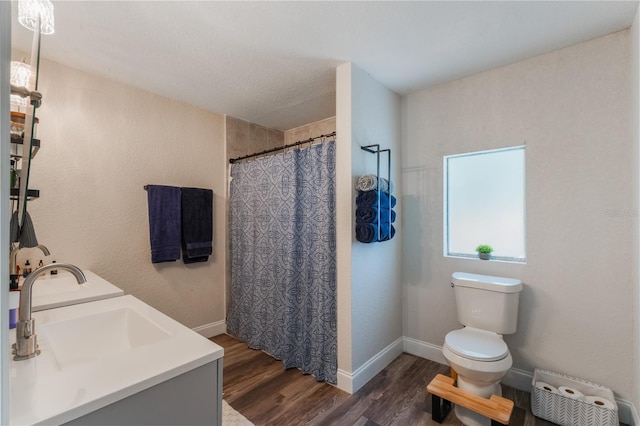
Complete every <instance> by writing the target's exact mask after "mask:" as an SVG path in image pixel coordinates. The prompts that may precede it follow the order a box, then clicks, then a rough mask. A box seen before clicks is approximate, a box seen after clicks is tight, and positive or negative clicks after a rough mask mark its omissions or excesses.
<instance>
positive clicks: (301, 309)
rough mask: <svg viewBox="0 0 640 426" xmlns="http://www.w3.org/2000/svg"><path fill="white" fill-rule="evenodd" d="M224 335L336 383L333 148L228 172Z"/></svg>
mask: <svg viewBox="0 0 640 426" xmlns="http://www.w3.org/2000/svg"><path fill="white" fill-rule="evenodd" d="M231 177H232V180H231V188H230V191H231V195H230V206H229V214H230V228H231V231H230V234H231V301H230V306H229V313H228V317H227V331H228V332H229V334H231V335H233V336H236V337H237V338H239V339H240V340H243V341H246V342H247V343H248V345H249V346H250V347H251V348H254V349H262V350H264V351H266V352H267V353H269V354H271V355H272V356H273V357H275V358H276V359H280V360H282V361H283V362H284V367H285V368H290V367H297V368H300V369H301V370H302V372H303V373H305V374H313V375H315V377H316V379H317V380H318V381H326V382H329V383H334V384H335V383H336V373H337V351H336V340H337V338H336V235H335V234H336V226H335V142H334V141H332V142H325V143H322V144H319V145H314V146H311V147H309V148H306V149H302V150H293V151H290V152H284V153H280V154H276V155H272V156H269V157H263V158H260V159H257V160H255V161H250V162H243V163H234V164H232V166H231Z"/></svg>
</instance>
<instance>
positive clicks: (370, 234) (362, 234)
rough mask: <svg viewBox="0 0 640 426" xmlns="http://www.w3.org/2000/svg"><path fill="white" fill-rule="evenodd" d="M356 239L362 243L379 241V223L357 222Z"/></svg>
mask: <svg viewBox="0 0 640 426" xmlns="http://www.w3.org/2000/svg"><path fill="white" fill-rule="evenodd" d="M356 239H357V240H358V241H360V242H361V243H374V242H376V241H378V225H376V224H373V223H357V224H356Z"/></svg>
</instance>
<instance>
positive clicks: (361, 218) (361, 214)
mask: <svg viewBox="0 0 640 426" xmlns="http://www.w3.org/2000/svg"><path fill="white" fill-rule="evenodd" d="M395 221H396V212H395V210H393V209H391V223H393V222H395ZM361 222H367V223H377V222H378V209H377V208H376V207H358V208H357V209H356V223H361ZM380 222H387V223H388V222H389V209H381V210H380Z"/></svg>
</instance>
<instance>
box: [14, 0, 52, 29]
mask: <svg viewBox="0 0 640 426" xmlns="http://www.w3.org/2000/svg"><path fill="white" fill-rule="evenodd" d="M38 19H39V20H40V33H41V34H53V33H54V31H55V28H54V25H53V3H51V1H50V0H18V22H20V24H22V26H23V27H25V28H27V29H29V30H31V31H36V29H37V27H38Z"/></svg>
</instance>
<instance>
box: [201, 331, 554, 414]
mask: <svg viewBox="0 0 640 426" xmlns="http://www.w3.org/2000/svg"><path fill="white" fill-rule="evenodd" d="M211 340H212V341H214V342H215V343H217V344H218V345H220V346H222V347H223V348H224V352H225V353H224V361H223V364H224V371H223V392H224V399H225V401H227V403H229V405H231V406H232V407H233V408H234V409H236V410H237V411H239V412H240V413H241V414H242V415H243V416H245V417H246V418H247V419H249V420H250V421H251V422H253V423H254V424H255V425H278V426H288V425H345V426H346V425H357V426H387V425H398V426H400V425H402V426H407V425H437V424H438V423H436V422H434V421H432V420H431V397H430V396H429V395H428V394H427V392H426V387H427V384H429V382H430V381H431V379H432V378H433V377H435V375H436V374H438V373H441V374H448V372H449V367H448V366H445V365H442V364H438V363H436V362H433V361H429V360H426V359H423V358H419V357H416V356H413V355H409V354H402V355H400V356H399V357H398V358H396V359H395V360H394V361H393V362H392V363H391V364H389V366H387V368H385V369H384V370H383V371H381V372H380V373H379V374H378V375H377V376H375V377H374V378H373V379H371V380H370V381H369V383H367V384H366V385H365V386H364V387H363V388H362V389H360V390H359V391H358V392H356V393H355V394H353V395H349V394H348V393H346V392H343V391H341V390H340V389H338V388H336V387H334V386H331V385H328V384H326V383H319V382H317V381H316V380H315V378H314V377H313V376H310V375H303V374H302V373H301V372H300V371H299V370H298V369H295V368H292V369H289V370H284V369H283V367H282V363H281V362H280V361H277V360H275V359H273V358H272V357H271V356H269V355H267V354H265V353H264V352H262V351H257V350H253V349H249V348H248V347H247V345H246V344H245V343H242V342H239V341H238V340H236V339H234V338H233V337H231V336H228V335H226V334H222V335H220V336H216V337H213V338H211ZM503 392H504V395H503V396H504V397H505V398H509V399H511V400H513V401H514V403H515V409H514V412H513V415H512V417H511V425H515V426H543V425H553V423H550V422H547V421H545V420H541V419H539V418H536V417H534V416H533V414H531V411H530V400H529V397H530V394H529V393H528V392H523V391H517V390H514V389H513V388H510V387H508V386H504V385H503ZM442 424H443V425H449V426H452V425H454V426H462V423H460V422H459V421H458V420H457V419H456V417H455V415H454V414H453V413H451V414H449V416H448V417H447V419H446V420H445V422H444V423H442Z"/></svg>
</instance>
